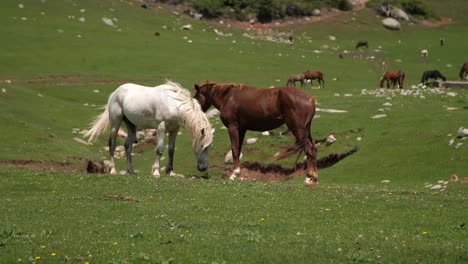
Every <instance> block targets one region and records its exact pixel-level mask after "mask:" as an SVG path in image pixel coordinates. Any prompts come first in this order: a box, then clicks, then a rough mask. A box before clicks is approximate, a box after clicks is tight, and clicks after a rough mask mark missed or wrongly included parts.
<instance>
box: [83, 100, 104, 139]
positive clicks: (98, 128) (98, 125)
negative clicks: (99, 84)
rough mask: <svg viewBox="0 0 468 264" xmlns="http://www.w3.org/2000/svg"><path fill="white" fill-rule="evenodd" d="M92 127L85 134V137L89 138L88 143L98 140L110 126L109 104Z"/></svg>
mask: <svg viewBox="0 0 468 264" xmlns="http://www.w3.org/2000/svg"><path fill="white" fill-rule="evenodd" d="M91 126H92V127H91V128H90V129H89V130H88V131H87V132H86V133H85V134H84V137H89V139H88V142H91V141H94V140H96V139H97V138H98V137H99V136H101V135H102V133H103V132H104V130H106V129H107V127H108V126H109V104H107V105H106V108H105V110H104V112H102V113H101V114H100V115H98V116H97V117H96V119H94V121H93V123H92V124H91Z"/></svg>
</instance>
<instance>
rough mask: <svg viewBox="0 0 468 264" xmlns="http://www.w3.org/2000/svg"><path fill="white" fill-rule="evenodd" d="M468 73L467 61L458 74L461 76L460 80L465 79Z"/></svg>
mask: <svg viewBox="0 0 468 264" xmlns="http://www.w3.org/2000/svg"><path fill="white" fill-rule="evenodd" d="M467 73H468V62H465V63H464V64H463V65H462V67H461V69H460V73H459V74H458V76H459V77H460V80H465V78H466V74H467Z"/></svg>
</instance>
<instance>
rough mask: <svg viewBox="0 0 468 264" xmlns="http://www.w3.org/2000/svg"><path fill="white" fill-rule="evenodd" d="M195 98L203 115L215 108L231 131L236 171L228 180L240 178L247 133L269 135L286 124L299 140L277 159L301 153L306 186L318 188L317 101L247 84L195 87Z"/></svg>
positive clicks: (287, 90)
mask: <svg viewBox="0 0 468 264" xmlns="http://www.w3.org/2000/svg"><path fill="white" fill-rule="evenodd" d="M194 88H195V91H196V93H195V96H194V98H195V99H197V100H198V101H199V103H200V105H201V107H202V110H203V111H206V110H208V108H210V106H212V105H213V106H214V107H215V108H216V109H218V110H219V111H220V117H221V121H222V122H223V124H224V125H225V126H226V127H227V128H228V131H229V137H230V139H231V150H232V157H233V161H234V170H233V173H232V174H231V176H230V177H229V179H231V180H235V179H236V178H237V177H239V176H240V172H241V170H240V164H239V155H240V153H241V149H242V144H243V141H244V136H245V133H246V132H247V130H253V131H268V130H272V129H275V128H278V127H280V126H281V125H283V124H286V125H287V127H288V129H289V131H291V133H292V134H293V135H294V137H295V138H296V142H295V144H294V145H291V146H290V147H288V148H287V149H286V150H284V151H283V152H281V153H280V154H279V155H278V156H276V160H279V159H283V158H286V157H289V156H292V155H294V154H298V153H300V152H302V151H304V152H305V154H306V156H307V171H306V180H305V184H306V185H308V186H311V187H313V186H317V184H318V172H317V148H316V146H315V143H314V141H313V140H312V136H311V132H310V126H311V124H312V118H313V117H314V115H315V98H314V97H312V96H310V95H309V94H307V93H306V92H304V91H303V90H301V89H296V88H294V87H276V88H271V89H259V88H255V87H251V86H247V85H244V84H218V83H215V82H206V83H203V84H200V85H197V84H195V86H194Z"/></svg>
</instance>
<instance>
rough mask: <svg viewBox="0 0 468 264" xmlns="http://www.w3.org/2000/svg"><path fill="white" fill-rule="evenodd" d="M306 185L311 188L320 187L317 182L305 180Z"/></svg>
mask: <svg viewBox="0 0 468 264" xmlns="http://www.w3.org/2000/svg"><path fill="white" fill-rule="evenodd" d="M304 185H305V186H307V187H309V188H315V187H318V183H315V182H308V183H307V182H304Z"/></svg>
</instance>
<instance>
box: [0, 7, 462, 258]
mask: <svg viewBox="0 0 468 264" xmlns="http://www.w3.org/2000/svg"><path fill="white" fill-rule="evenodd" d="M429 3H430V5H431V7H433V8H434V9H436V10H437V13H438V14H439V15H440V16H441V17H450V19H451V21H452V23H449V24H444V25H440V26H435V25H432V26H425V25H421V24H408V23H403V25H402V30H400V31H388V30H386V29H384V28H383V27H382V26H381V24H380V18H378V17H376V16H375V14H374V13H373V11H372V10H368V9H363V10H359V11H355V12H347V13H342V14H337V15H333V16H331V17H329V18H323V19H322V20H321V21H318V22H314V23H306V22H305V21H304V20H300V21H299V20H297V21H294V24H292V23H288V22H284V23H281V25H279V26H277V27H274V30H273V31H272V32H271V33H268V34H269V35H270V36H273V37H275V38H281V39H283V40H287V35H288V34H290V33H291V32H293V34H294V44H293V45H289V44H286V43H282V42H279V43H277V42H272V41H265V40H262V39H260V38H261V37H260V35H261V34H258V33H256V32H255V31H253V30H249V31H245V30H243V29H241V28H239V27H235V26H234V25H233V23H232V22H229V21H225V22H224V23H223V24H221V23H219V22H218V21H211V22H206V21H194V20H191V19H189V18H186V17H184V16H176V15H174V13H173V12H172V10H170V9H168V8H167V7H162V8H158V7H157V6H156V7H155V8H152V9H143V8H140V4H139V3H138V2H137V1H98V2H96V1H90V0H82V1H72V0H63V1H35V0H25V1H21V3H19V2H18V1H12V0H6V1H2V2H1V3H0V6H1V8H0V23H1V24H2V27H0V33H1V35H2V36H4V41H2V42H0V48H1V50H2V52H1V53H0V62H1V63H0V89H1V92H0V109H2V111H0V121H1V123H2V129H1V131H2V139H3V140H2V141H1V143H0V149H2V151H1V152H0V161H2V162H5V161H10V160H42V161H54V162H62V161H67V162H72V163H73V162H81V160H82V159H93V160H98V159H105V158H107V152H106V151H105V150H104V146H106V145H107V143H106V142H107V140H105V137H104V138H103V139H102V140H99V141H98V142H96V143H95V144H94V145H92V146H85V145H83V144H79V143H77V142H75V141H74V140H73V138H75V137H81V136H80V135H79V134H75V133H73V131H74V130H73V129H74V128H78V129H80V130H82V129H85V128H87V127H88V125H89V123H90V121H91V120H92V118H93V117H94V116H96V115H97V114H99V113H100V112H101V111H102V109H101V108H100V107H101V106H102V105H104V104H105V103H106V101H107V97H108V95H109V94H110V93H111V92H112V91H113V90H115V89H116V88H117V87H118V86H119V85H120V84H122V83H125V82H135V83H139V84H145V85H149V86H155V85H158V84H161V83H162V82H164V80H165V79H171V80H173V81H176V82H179V83H181V84H182V85H183V86H184V87H186V88H189V89H191V87H192V86H193V84H194V83H201V82H204V81H206V80H210V81H217V82H241V83H247V84H250V85H253V86H257V87H270V86H280V85H284V84H285V83H286V79H287V77H288V76H289V75H290V74H293V73H300V72H303V71H305V70H308V69H310V70H321V71H322V72H324V75H325V81H326V84H325V85H326V86H325V87H322V88H320V89H311V88H310V85H309V86H308V88H307V92H308V93H310V94H312V95H314V96H315V97H316V98H317V102H318V108H321V109H339V110H345V111H347V112H345V113H327V112H320V111H319V112H317V117H316V119H315V120H314V122H313V124H312V134H313V136H314V138H316V139H321V138H324V137H326V136H328V135H329V134H330V133H335V134H336V137H337V141H336V142H335V143H334V144H333V145H331V146H325V145H323V144H322V145H321V146H319V158H321V157H324V156H326V155H328V154H330V153H333V152H344V151H347V150H349V149H350V148H352V147H354V146H357V147H358V148H359V150H358V151H357V152H356V153H355V154H353V155H351V156H349V157H347V158H346V159H344V160H342V161H340V162H339V163H337V164H336V165H334V166H333V167H330V168H327V169H323V170H321V171H320V183H321V187H319V188H318V189H316V190H308V189H304V188H303V186H302V184H301V183H302V181H303V180H304V178H303V177H298V178H294V179H291V180H288V181H285V182H281V183H262V182H254V183H240V182H235V183H231V182H226V181H224V180H221V179H222V178H223V177H224V176H225V171H224V170H223V168H228V169H229V168H230V167H229V165H225V164H224V163H223V161H224V155H225V153H226V152H227V151H228V149H229V144H230V143H229V138H228V135H227V131H226V130H225V129H222V124H221V121H220V120H219V118H214V119H212V120H211V121H212V124H213V127H214V128H216V133H215V140H214V144H213V148H212V151H211V159H210V164H211V168H210V172H209V176H210V178H209V179H207V180H189V179H178V178H177V179H175V178H163V179H160V180H154V179H151V178H150V177H149V173H150V169H151V165H152V163H153V160H154V150H153V149H152V148H151V147H148V148H146V149H144V150H143V152H141V153H140V154H138V155H136V156H135V158H134V164H135V167H136V169H138V170H139V171H140V172H139V176H137V177H131V176H119V177H109V176H106V175H88V174H81V173H51V172H37V171H27V170H23V169H19V168H12V167H7V166H5V165H0V181H1V184H0V186H1V187H0V201H1V202H0V209H1V210H2V211H3V212H6V214H2V216H0V254H1V255H2V256H6V257H5V258H3V259H2V260H1V261H0V262H2V261H4V260H6V262H5V263H11V262H16V261H19V259H21V261H23V262H24V261H30V262H40V261H41V260H36V257H38V256H39V257H41V258H42V260H45V261H46V262H48V263H49V262H62V261H63V260H64V259H67V258H70V260H73V261H78V262H83V263H84V262H86V261H90V262H92V263H107V262H110V263H135V262H144V261H146V262H148V263H155V262H171V261H172V262H175V263H186V262H223V261H225V262H284V261H288V262H309V260H310V258H313V259H317V262H334V263H336V262H390V263H397V262H406V263H414V262H416V261H419V262H426V263H427V262H437V263H441V262H447V263H457V262H460V263H461V262H463V261H466V260H467V258H468V255H467V254H466V252H467V251H466V239H465V237H466V231H465V228H464V224H465V223H466V221H467V219H466V217H467V215H466V213H465V212H466V209H467V206H466V193H467V190H466V186H464V185H461V184H459V183H450V184H448V187H447V188H444V189H445V191H444V192H439V191H434V190H429V189H427V188H425V187H424V185H425V183H430V184H436V183H437V181H438V180H448V179H449V177H450V175H451V174H453V173H456V174H458V175H459V176H461V177H466V176H468V175H466V171H467V169H468V167H467V164H468V163H467V156H468V155H467V154H468V148H467V146H468V145H466V143H465V141H463V140H461V139H456V138H455V137H456V135H457V131H458V129H459V128H460V127H467V126H468V124H467V123H466V115H467V109H468V92H467V91H465V90H455V89H453V90H452V89H431V88H412V86H415V85H417V84H418V83H419V81H420V78H421V74H422V72H423V71H425V70H431V69H439V70H440V71H441V72H442V73H443V74H444V75H446V76H447V78H448V79H450V80H455V79H457V76H458V70H459V67H460V66H461V65H462V63H463V62H465V61H466V60H467V58H463V56H464V55H466V50H468V42H466V39H465V33H464V32H465V31H466V28H467V26H468V19H467V18H466V15H465V14H466V12H467V6H466V5H465V4H464V0H454V1H450V2H449V3H446V4H442V3H440V2H439V1H435V0H434V1H429ZM103 19H104V20H103ZM107 19H110V20H111V21H112V24H113V26H111V25H108V24H106V23H105V22H104V21H108V20H107ZM444 21H446V20H444ZM230 23H232V25H231V26H229V24H230ZM186 24H191V25H192V26H193V30H190V31H186V30H182V29H181V27H182V26H183V25H186ZM270 26H272V25H270ZM214 29H217V30H218V32H222V33H223V34H222V36H221V35H218V34H217V33H216V32H215V31H214ZM156 32H158V33H159V36H155V33H156ZM280 32H284V33H285V34H280ZM246 34H248V35H249V36H255V37H254V38H253V39H252V38H249V37H247V36H246ZM330 36H333V37H335V38H336V39H335V40H331V38H330ZM440 37H444V38H445V40H446V43H445V45H444V46H440V45H439V39H440ZM358 40H367V41H368V42H369V45H370V47H369V49H362V50H355V49H354V46H355V44H356V42H357V41H358ZM421 49H428V50H429V56H428V57H426V58H423V57H421V56H420V54H419V52H420V50H421ZM340 54H342V55H343V58H342V59H341V58H340V57H339V55H340ZM398 69H403V70H404V71H405V72H406V76H407V77H406V81H405V89H404V90H398V89H395V90H387V89H383V90H380V89H378V82H379V79H380V77H381V75H382V73H383V72H384V71H385V70H398ZM448 109H455V110H448ZM378 114H385V115H386V116H385V117H383V118H380V119H375V118H372V117H373V116H375V115H378ZM282 130H283V129H278V130H277V131H276V132H280V131H282ZM246 137H247V138H248V137H259V141H258V142H257V143H256V144H254V145H245V147H244V159H243V160H244V161H261V162H262V163H264V164H266V163H269V162H270V161H271V159H272V156H273V155H274V154H275V153H276V152H277V151H279V150H280V148H281V146H283V145H287V144H290V143H292V142H293V141H294V140H293V138H291V137H281V136H279V135H278V133H276V135H273V136H271V137H265V136H262V135H260V133H257V132H248V134H247V136H246ZM454 138H455V139H454ZM451 139H454V142H455V143H454V144H453V145H449V141H450V140H451ZM121 143H123V142H121ZM459 143H460V144H461V145H460V144H459ZM457 144H458V147H456V146H457ZM176 146H177V149H176V154H175V163H174V167H175V170H176V172H178V173H182V174H185V175H187V176H191V175H196V176H199V175H200V174H199V173H198V172H197V171H196V169H195V160H194V158H193V155H192V152H191V149H190V148H191V139H190V137H189V136H188V134H187V132H186V131H184V130H182V135H181V136H179V137H178V139H177V144H176ZM293 162H294V159H293V158H292V159H289V160H285V161H282V162H280V164H283V165H286V166H291V165H292V163H293ZM162 163H163V164H164V163H165V161H162ZM117 167H118V169H119V170H124V169H125V160H124V159H119V160H118V161H117ZM187 178H189V177H187ZM382 180H389V181H390V183H389V184H388V185H386V184H384V183H382ZM126 197H127V198H128V199H127V198H126ZM249 198H250V199H249ZM136 200H138V201H136ZM262 219H263V220H262ZM402 219H405V221H402ZM116 243H117V244H116ZM42 246H44V247H45V248H42ZM134 249H135V250H134ZM52 253H56V255H57V256H59V257H60V259H58V258H57V259H55V258H54V256H52V255H51V254H52ZM65 256H67V257H65ZM90 256H91V257H90Z"/></svg>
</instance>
